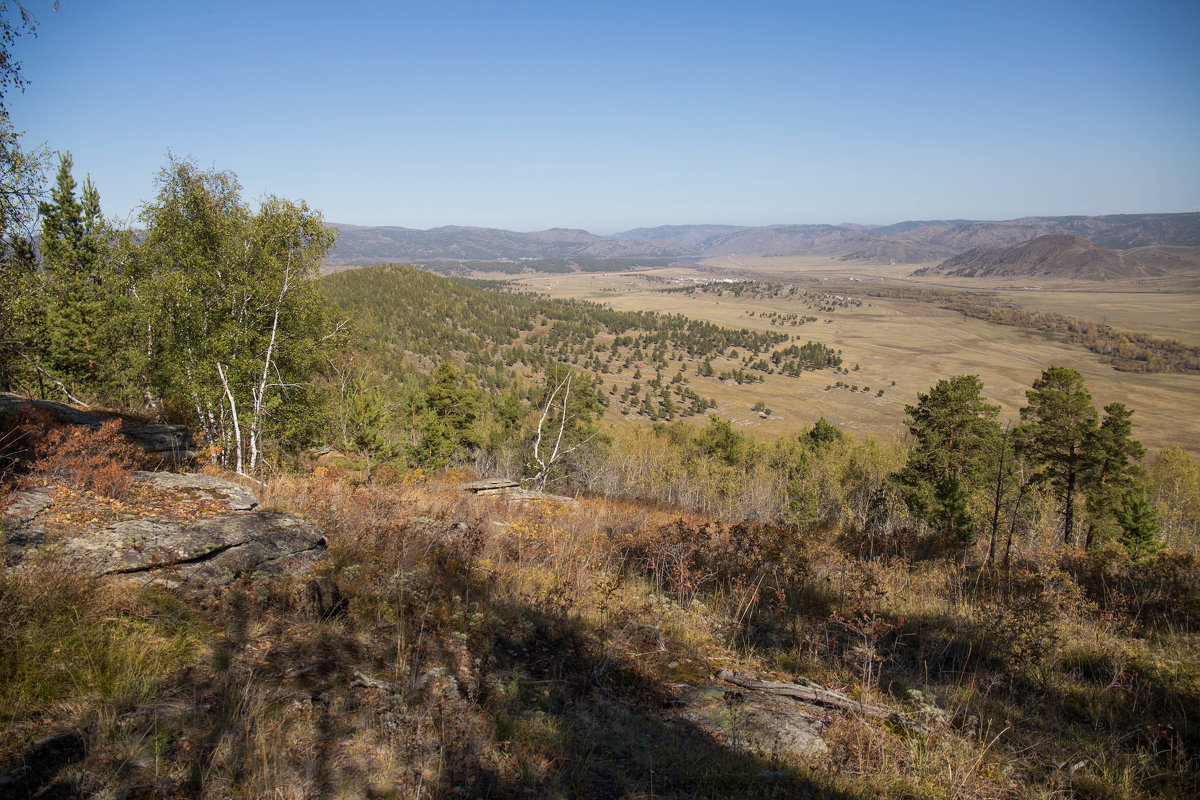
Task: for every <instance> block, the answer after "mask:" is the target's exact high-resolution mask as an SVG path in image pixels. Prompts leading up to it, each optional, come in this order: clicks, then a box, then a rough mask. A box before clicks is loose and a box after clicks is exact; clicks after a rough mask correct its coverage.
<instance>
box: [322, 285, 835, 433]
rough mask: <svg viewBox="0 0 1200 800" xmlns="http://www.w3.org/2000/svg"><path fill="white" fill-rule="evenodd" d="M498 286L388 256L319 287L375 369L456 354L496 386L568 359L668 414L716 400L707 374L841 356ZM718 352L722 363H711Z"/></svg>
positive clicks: (635, 403) (403, 367)
mask: <svg viewBox="0 0 1200 800" xmlns="http://www.w3.org/2000/svg"><path fill="white" fill-rule="evenodd" d="M505 288H506V287H505V285H503V284H496V283H493V282H463V281H451V280H447V279H445V278H440V277H438V276H435V275H431V274H429V273H427V272H423V271H420V270H414V269H411V268H406V267H392V266H378V267H370V268H365V269H359V270H354V271H353V272H345V273H339V274H337V275H333V276H328V277H326V278H324V279H323V280H322V290H323V292H324V293H325V295H326V296H327V297H328V298H329V299H330V300H331V301H332V302H334V303H335V304H337V305H338V306H339V307H340V308H341V309H343V311H345V312H346V313H347V314H348V315H349V316H351V317H352V318H353V319H354V321H355V326H356V328H357V330H358V333H359V335H360V337H361V340H362V341H363V342H365V343H366V344H367V347H368V349H369V350H370V351H371V352H372V353H373V354H374V357H375V359H376V360H377V366H378V368H379V370H380V372H381V373H382V374H385V375H389V376H393V377H395V376H398V375H402V374H405V373H406V372H409V371H412V370H416V371H418V372H429V371H431V370H432V368H433V366H435V365H436V364H437V363H440V362H441V361H455V362H457V363H459V364H462V365H463V367H464V369H465V370H466V372H467V373H468V374H469V375H471V376H472V377H473V378H474V379H475V380H476V381H477V383H478V384H479V386H480V387H481V388H484V389H486V390H487V391H489V392H499V391H504V390H508V389H523V384H524V383H525V381H526V380H527V379H529V378H531V377H533V376H535V375H541V374H542V373H544V372H546V371H547V370H548V369H549V368H551V367H552V366H553V365H563V366H570V367H573V368H575V369H577V370H579V371H581V372H584V373H588V374H589V375H590V376H591V378H592V379H593V380H594V381H595V384H596V389H597V390H598V401H599V403H600V404H601V405H602V406H609V405H611V406H612V407H613V409H614V410H615V411H620V412H622V413H626V414H632V415H635V416H643V417H646V418H649V419H651V420H665V421H671V420H673V419H675V418H677V417H687V416H691V415H693V414H700V413H704V412H705V411H707V409H709V408H710V407H712V406H714V405H715V404H714V403H713V401H712V400H711V399H709V398H707V397H705V396H704V394H703V392H704V386H705V382H704V379H711V380H714V381H715V380H728V381H736V382H737V383H743V382H745V381H751V380H759V379H760V378H761V377H762V376H763V375H765V374H774V373H776V372H780V373H783V374H788V375H798V374H799V373H800V372H801V371H803V370H806V369H807V370H813V369H822V368H832V367H837V366H839V365H840V364H841V359H840V357H839V356H838V354H837V353H836V352H835V351H833V350H832V349H830V348H828V347H826V346H824V345H821V344H818V343H814V342H806V343H805V344H804V345H802V346H799V345H794V344H790V342H791V341H792V339H793V336H792V335H790V334H788V333H784V332H779V333H775V332H769V333H758V332H752V331H748V330H744V329H731V328H723V327H720V326H717V325H713V324H711V323H708V322H703V321H701V320H695V319H689V318H687V317H684V316H681V315H677V314H656V313H653V312H629V311H614V310H612V309H610V308H607V307H605V306H602V305H598V304H595V303H587V302H578V301H563V300H548V299H545V298H541V297H537V296H535V295H530V294H517V293H513V292H511V291H504V289H505ZM714 360H716V361H717V364H718V367H719V366H720V365H721V364H728V365H729V366H730V369H726V370H721V371H718V369H717V368H715V367H714V366H713V362H714ZM697 365H698V366H697ZM743 366H744V367H745V368H744V369H743V368H742V367H743ZM689 368H691V370H692V372H691V373H689V372H688V370H689ZM618 386H619V387H620V389H618ZM605 389H607V390H608V391H607V392H605V391H604V390H605Z"/></svg>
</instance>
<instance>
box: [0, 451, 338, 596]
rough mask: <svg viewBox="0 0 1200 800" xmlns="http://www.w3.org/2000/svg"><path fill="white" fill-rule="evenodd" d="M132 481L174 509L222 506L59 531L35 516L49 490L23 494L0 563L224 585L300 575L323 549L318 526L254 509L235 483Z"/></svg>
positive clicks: (194, 478) (164, 478) (147, 477)
mask: <svg viewBox="0 0 1200 800" xmlns="http://www.w3.org/2000/svg"><path fill="white" fill-rule="evenodd" d="M136 479H137V480H139V481H141V482H144V483H149V484H152V485H153V486H155V487H156V488H158V489H167V490H169V491H170V495H171V500H172V503H174V504H175V505H177V506H179V507H183V508H186V507H187V505H188V504H189V503H195V504H204V506H205V508H212V507H214V505H219V506H223V507H224V508H222V512H221V513H216V514H210V515H208V516H205V517H203V518H200V519H194V518H184V519H177V518H176V519H153V518H150V519H147V518H135V519H125V520H118V521H115V522H109V523H107V524H102V525H93V526H85V527H84V528H82V529H80V530H78V531H74V532H71V533H64V532H63V531H60V530H58V529H51V528H49V527H48V526H47V525H46V524H45V523H44V522H43V521H42V519H41V515H43V513H45V512H46V510H47V509H48V508H50V507H51V506H52V505H53V493H52V491H51V490H50V489H48V488H46V487H37V488H33V489H29V490H27V491H25V492H22V493H21V494H19V495H17V497H16V498H15V499H14V500H13V502H11V503H10V504H9V506H8V508H7V509H6V510H5V511H4V514H3V517H2V518H0V521H2V523H3V528H4V533H5V537H4V556H5V559H4V560H5V562H6V565H8V566H15V567H20V565H22V564H24V563H27V562H29V561H30V560H31V559H32V558H34V557H35V556H36V555H37V554H39V553H46V554H53V555H54V556H55V557H56V558H59V559H61V563H64V564H66V565H68V566H70V567H73V568H75V569H78V570H80V571H81V572H84V573H86V574H89V575H95V576H97V577H100V576H125V577H127V578H129V579H133V580H141V579H144V580H147V581H155V582H159V583H166V584H177V583H181V582H183V581H186V580H201V581H204V582H206V583H210V584H217V585H224V584H228V583H231V582H232V581H234V580H235V579H237V578H239V577H241V576H251V577H265V578H269V577H271V576H277V575H281V574H284V573H286V572H290V571H297V570H301V569H304V568H306V567H308V566H311V565H312V564H313V563H314V562H315V561H316V560H318V559H319V558H320V557H321V556H322V555H323V554H324V552H325V549H326V542H325V538H324V536H323V535H322V532H321V529H320V528H318V527H317V526H316V525H314V524H312V523H311V522H307V521H305V520H302V519H299V518H297V517H294V516H292V515H290V514H280V513H275V512H270V511H262V510H258V509H257V503H256V502H255V499H254V494H253V492H251V491H250V490H249V489H248V488H246V487H244V486H241V485H240V484H237V483H234V482H232V481H228V480H225V479H223V478H218V477H214V476H211V475H198V474H176V473H138V475H137V476H136ZM226 509H227V511H226Z"/></svg>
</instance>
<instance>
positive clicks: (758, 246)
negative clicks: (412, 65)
mask: <svg viewBox="0 0 1200 800" xmlns="http://www.w3.org/2000/svg"><path fill="white" fill-rule="evenodd" d="M334 227H336V228H337V229H338V230H339V232H340V234H341V235H340V237H339V241H338V245H337V247H336V249H335V250H334V252H333V253H332V254H331V256H330V259H329V261H328V263H329V264H330V265H335V266H353V265H361V264H374V263H381V262H388V261H410V260H436V259H446V260H476V261H506V260H511V261H516V260H525V259H536V258H563V257H568V258H569V257H573V256H585V257H596V258H663V257H673V258H695V257H706V258H712V257H720V256H731V255H757V256H819V257H827V258H834V259H839V260H843V261H864V262H873V263H888V262H891V263H897V264H920V263H928V262H934V261H943V260H945V259H947V258H950V257H952V256H956V255H958V254H960V253H965V252H967V251H969V250H973V249H975V248H978V247H1001V246H1005V245H1013V244H1018V243H1020V242H1026V241H1029V240H1032V239H1036V238H1037V237H1039V236H1046V235H1072V236H1078V237H1081V238H1084V239H1088V240H1090V241H1091V242H1093V243H1094V244H1096V245H1098V246H1100V247H1103V248H1107V249H1110V250H1128V249H1132V248H1137V247H1148V246H1160V245H1161V246H1182V247H1195V246H1200V212H1181V213H1167V214H1110V215H1104V216H1092V217H1089V216H1078V215H1077V216H1059V217H1019V218H1016V219H1011V220H966V219H951V220H907V221H903V222H897V223H893V224H891V225H882V226H868V225H860V224H857V223H840V224H836V225H835V224H822V223H814V224H783V225H762V226H737V225H719V224H704V225H660V226H657V227H652V228H632V229H630V230H627V231H623V232H620V233H617V234H614V235H612V236H599V235H597V234H594V233H590V232H589V231H585V230H581V229H577V228H550V229H548V230H544V231H532V232H524V233H523V232H517V231H508V230H503V229H499V228H480V227H472V226H460V225H446V226H441V227H438V228H430V229H428V230H420V229H416V228H405V227H401V226H361V225H351V224H346V223H334Z"/></svg>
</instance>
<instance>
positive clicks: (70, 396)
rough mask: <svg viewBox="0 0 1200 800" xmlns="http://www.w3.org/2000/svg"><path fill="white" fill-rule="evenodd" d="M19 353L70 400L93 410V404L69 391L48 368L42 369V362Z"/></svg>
mask: <svg viewBox="0 0 1200 800" xmlns="http://www.w3.org/2000/svg"><path fill="white" fill-rule="evenodd" d="M18 355H20V356H21V358H23V359H25V360H26V361H28V362H29V363H30V364H32V365H33V368H34V369H36V370H37V371H38V372H40V373H42V374H43V375H45V376H46V377H47V378H49V379H50V380H51V382H53V383H54V385H55V386H57V387H58V389H59V391H61V392H62V393H63V394H65V395H66V396H67V399H68V400H70V401H71V402H72V403H74V404H75V405H77V406H83V407H84V408H86V409H88V410H89V411H90V410H91V408H92V407H91V406H89V405H88V404H87V403H85V402H83V401H82V400H80V399H79V398H78V397H76V396H75V395H73V394H71V393H70V392H69V391H67V387H66V386H64V385H63V382H62V381H60V380H59V379H58V378H56V377H54V376H53V375H51V374H50V373H49V372H46V370H44V369H42V365H41V364H38V363H35V362H34V361H33V360H31V359H30V358H29V356H27V355H25V354H24V353H20V352H18Z"/></svg>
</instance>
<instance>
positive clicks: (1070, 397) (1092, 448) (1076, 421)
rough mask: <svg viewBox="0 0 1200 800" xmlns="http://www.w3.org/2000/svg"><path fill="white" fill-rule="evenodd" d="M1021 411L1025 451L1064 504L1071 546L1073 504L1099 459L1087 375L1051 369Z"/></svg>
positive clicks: (1035, 384) (1065, 537)
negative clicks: (1085, 383)
mask: <svg viewBox="0 0 1200 800" xmlns="http://www.w3.org/2000/svg"><path fill="white" fill-rule="evenodd" d="M1025 396H1026V397H1027V398H1028V400H1029V405H1028V406H1026V407H1025V408H1023V409H1021V419H1023V420H1025V423H1026V424H1025V425H1023V426H1022V427H1021V429H1020V436H1019V441H1020V443H1021V451H1022V453H1023V454H1025V455H1028V456H1029V458H1030V459H1031V460H1032V461H1033V462H1034V463H1035V464H1036V465H1037V467H1038V471H1037V475H1036V478H1037V479H1038V480H1040V481H1043V482H1045V483H1047V484H1049V485H1050V487H1051V488H1052V489H1053V490H1054V491H1055V492H1056V493H1057V494H1058V496H1059V497H1060V498H1061V500H1062V504H1063V544H1066V545H1069V544H1071V540H1072V536H1073V534H1074V526H1075V503H1076V495H1077V494H1078V492H1079V490H1080V489H1081V488H1085V486H1082V485H1081V484H1083V483H1084V482H1085V481H1086V479H1087V477H1088V475H1089V473H1090V472H1091V471H1092V470H1093V469H1095V467H1096V465H1097V463H1098V460H1099V455H1098V448H1097V434H1098V431H1099V426H1098V424H1097V418H1096V417H1097V415H1096V409H1095V407H1094V406H1093V405H1092V395H1091V393H1090V392H1088V390H1087V388H1086V387H1085V386H1084V385H1083V376H1082V375H1080V374H1079V373H1078V372H1076V371H1075V370H1073V369H1070V368H1069V367H1058V366H1052V367H1050V368H1049V369H1047V370H1046V371H1045V372H1043V373H1042V375H1041V377H1040V378H1038V379H1037V380H1036V381H1034V382H1033V389H1031V390H1030V391H1027V392H1026V393H1025Z"/></svg>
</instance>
